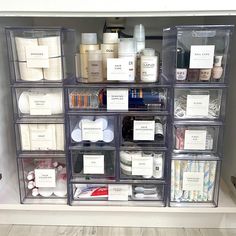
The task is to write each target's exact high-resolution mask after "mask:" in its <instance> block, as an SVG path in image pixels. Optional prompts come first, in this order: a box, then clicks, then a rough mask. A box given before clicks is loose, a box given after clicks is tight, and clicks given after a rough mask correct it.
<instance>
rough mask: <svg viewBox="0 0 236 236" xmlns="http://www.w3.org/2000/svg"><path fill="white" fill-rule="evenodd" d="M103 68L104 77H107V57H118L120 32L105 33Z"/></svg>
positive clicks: (102, 45)
mask: <svg viewBox="0 0 236 236" xmlns="http://www.w3.org/2000/svg"><path fill="white" fill-rule="evenodd" d="M101 50H102V69H103V78H105V79H106V78H107V58H117V57H118V33H103V44H101Z"/></svg>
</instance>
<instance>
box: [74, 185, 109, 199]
mask: <svg viewBox="0 0 236 236" xmlns="http://www.w3.org/2000/svg"><path fill="white" fill-rule="evenodd" d="M76 195H77V196H76ZM74 197H75V198H84V199H85V198H90V199H92V198H107V197H108V187H107V186H99V187H86V188H84V189H81V191H80V192H77V191H76V192H75V196H74Z"/></svg>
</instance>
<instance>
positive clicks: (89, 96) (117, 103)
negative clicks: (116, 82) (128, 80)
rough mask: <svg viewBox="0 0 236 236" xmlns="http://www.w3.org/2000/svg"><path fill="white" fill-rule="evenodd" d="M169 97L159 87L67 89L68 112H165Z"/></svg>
mask: <svg viewBox="0 0 236 236" xmlns="http://www.w3.org/2000/svg"><path fill="white" fill-rule="evenodd" d="M169 96H170V95H169V91H168V89H167V88H159V87H152V88H151V87H146V88H145V87H144V88H141V87H133V88H117V87H116V88H114V87H110V88H106V87H93V86H91V87H89V88H88V87H84V88H83V87H82V88H81V87H80V88H69V89H68V100H69V109H70V110H96V111H104V110H108V111H117V110H129V111H166V110H167V109H168V107H167V106H168V99H169Z"/></svg>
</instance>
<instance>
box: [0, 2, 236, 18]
mask: <svg viewBox="0 0 236 236" xmlns="http://www.w3.org/2000/svg"><path fill="white" fill-rule="evenodd" d="M0 15H1V16H52V17H55V16H57V17H58V16H61V17H66V16H68V17H70V16H71V17H77V16H94V17H96V16H111V17H114V16H198V15H236V3H235V1H232V0H225V1H217V2H214V4H213V3H212V2H211V1H205V0H199V1H188V0H182V1H181V3H180V2H179V1H176V0H165V1H156V0H151V1H144V0H139V1H138V2H137V1H136V0H129V1H126V0H120V1H119V4H112V3H111V1H110V0H99V1H96V3H95V2H94V0H86V1H84V0H71V1H70V3H69V4H68V2H66V1H63V0H57V4H55V3H54V1H47V4H45V1H38V2H37V6H36V5H35V2H34V1H30V0H21V1H16V0H8V1H2V2H1V9H0Z"/></svg>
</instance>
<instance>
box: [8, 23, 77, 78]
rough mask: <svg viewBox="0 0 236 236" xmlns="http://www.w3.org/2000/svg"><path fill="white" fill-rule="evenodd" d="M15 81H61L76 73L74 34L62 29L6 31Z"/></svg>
mask: <svg viewBox="0 0 236 236" xmlns="http://www.w3.org/2000/svg"><path fill="white" fill-rule="evenodd" d="M6 36H7V45H8V55H9V63H10V69H11V78H12V83H14V82H25V83H27V82H34V83H39V82H40V83H41V82H47V83H52V82H54V83H55V82H62V80H63V79H65V78H68V77H71V76H73V75H74V74H75V73H74V71H75V62H74V56H75V43H74V39H75V38H74V36H75V35H74V31H73V30H70V29H62V28H37V27H34V28H24V27H9V28H6Z"/></svg>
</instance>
